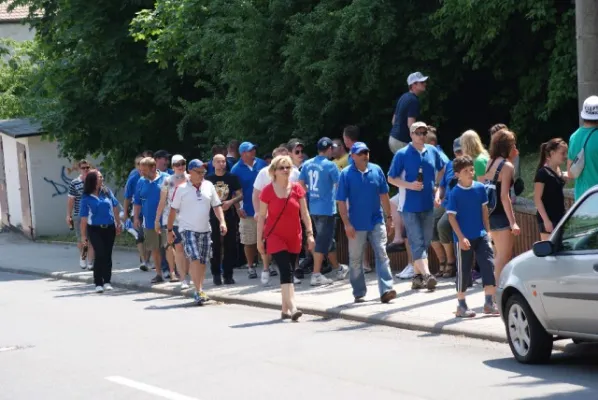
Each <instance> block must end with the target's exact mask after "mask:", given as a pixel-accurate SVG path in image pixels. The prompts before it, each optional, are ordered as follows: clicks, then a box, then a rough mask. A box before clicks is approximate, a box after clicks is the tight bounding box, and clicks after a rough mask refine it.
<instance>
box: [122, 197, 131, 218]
mask: <svg viewBox="0 0 598 400" xmlns="http://www.w3.org/2000/svg"><path fill="white" fill-rule="evenodd" d="M130 206H131V199H125V203H124V208H125V219H127V218H129V207H130Z"/></svg>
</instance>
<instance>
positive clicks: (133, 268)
mask: <svg viewBox="0 0 598 400" xmlns="http://www.w3.org/2000/svg"><path fill="white" fill-rule="evenodd" d="M113 263H114V266H113V278H112V284H113V286H115V287H121V288H127V289H133V290H142V291H154V292H159V293H165V294H172V295H180V294H181V292H180V290H179V288H178V284H175V283H173V284H170V283H165V284H161V285H154V286H150V284H149V282H150V280H151V279H152V277H153V276H154V274H153V272H142V271H140V270H139V269H138V268H137V267H138V263H137V254H136V253H134V252H131V251H125V250H115V251H114V257H113ZM0 271H3V272H15V273H23V274H32V275H38V276H48V277H54V278H58V279H67V280H72V281H81V282H87V283H92V282H93V280H92V272H90V271H82V270H81V269H80V268H79V266H78V261H77V257H76V249H75V247H74V246H72V245H57V244H44V243H34V242H31V241H29V240H27V239H25V238H23V237H21V236H18V235H16V234H13V233H1V234H0ZM366 276H367V278H368V294H367V296H366V299H367V300H368V301H366V302H365V303H362V304H354V303H353V296H352V295H351V285H350V284H349V281H348V280H344V281H337V282H335V283H334V284H333V285H330V286H326V287H317V288H312V287H311V286H309V279H305V280H304V281H303V283H302V284H300V285H296V292H297V302H298V305H299V308H300V309H302V310H303V311H304V312H306V313H309V314H316V315H320V316H323V317H329V318H345V319H348V320H353V321H358V322H363V323H368V324H379V325H387V326H392V327H397V328H403V329H410V330H419V331H425V332H430V333H444V334H452V335H463V336H467V337H472V338H479V339H486V340H491V341H497V342H505V341H506V335H505V328H504V325H503V323H502V321H501V319H500V318H498V317H487V316H484V315H483V314H482V313H481V306H482V304H483V301H484V297H483V291H482V288H481V286H479V285H476V286H474V287H473V288H472V289H470V290H469V291H468V293H469V296H468V303H469V305H470V306H471V307H473V308H474V310H475V311H476V312H479V316H478V317H476V318H474V319H468V320H463V319H458V318H455V317H454V311H455V308H456V303H457V302H456V300H455V284H454V281H453V280H452V279H451V280H443V279H441V280H440V282H439V285H438V287H437V289H436V291H435V292H431V293H430V292H427V291H425V290H423V291H412V290H411V288H410V286H411V282H410V281H409V282H408V281H401V282H398V281H395V290H396V291H397V293H398V297H397V299H396V300H394V301H393V302H392V303H391V304H381V303H380V300H379V297H378V296H379V294H378V289H377V284H376V280H375V273H371V274H368V275H366ZM234 278H235V280H236V282H237V284H236V285H233V286H220V287H215V286H213V284H212V279H211V277H208V278H206V283H207V284H206V292H207V293H208V295H209V296H210V297H211V298H212V299H213V300H216V301H221V302H225V303H236V304H245V305H250V306H256V307H265V308H273V309H276V310H280V304H281V298H280V289H279V277H273V278H272V279H271V285H270V286H269V287H264V286H261V284H260V281H259V279H253V280H251V281H250V280H249V279H248V278H247V270H246V269H236V270H235V276H234ZM91 290H92V287H91V286H90V291H91ZM186 295H188V296H190V295H191V291H187V293H186ZM272 315H273V316H277V315H278V313H277V312H275V311H273V314H272Z"/></svg>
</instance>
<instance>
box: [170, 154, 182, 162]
mask: <svg viewBox="0 0 598 400" xmlns="http://www.w3.org/2000/svg"><path fill="white" fill-rule="evenodd" d="M179 161H186V160H185V157H183V156H182V155H180V154H175V155H174V156H172V160H171V161H170V163H171V164H176V163H178V162H179Z"/></svg>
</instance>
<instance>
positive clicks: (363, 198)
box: [336, 163, 388, 231]
mask: <svg viewBox="0 0 598 400" xmlns="http://www.w3.org/2000/svg"><path fill="white" fill-rule="evenodd" d="M385 193H388V183H387V182H386V177H385V176H384V172H382V169H381V168H380V167H379V166H378V165H376V164H373V163H369V164H368V166H367V168H366V170H365V172H361V171H360V170H358V169H357V167H356V166H355V165H349V166H348V167H346V168H345V169H343V170H342V172H341V174H340V177H339V181H338V189H337V191H336V200H337V201H348V202H349V204H348V207H349V221H350V222H351V225H353V227H354V228H355V230H358V231H371V230H373V229H374V227H375V226H376V225H377V224H381V223H382V222H383V221H384V218H383V215H382V203H381V202H380V195H381V194H385Z"/></svg>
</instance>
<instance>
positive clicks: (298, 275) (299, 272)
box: [295, 268, 305, 279]
mask: <svg viewBox="0 0 598 400" xmlns="http://www.w3.org/2000/svg"><path fill="white" fill-rule="evenodd" d="M295 278H297V279H304V278H305V273H304V272H303V270H302V269H301V268H299V269H296V270H295Z"/></svg>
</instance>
